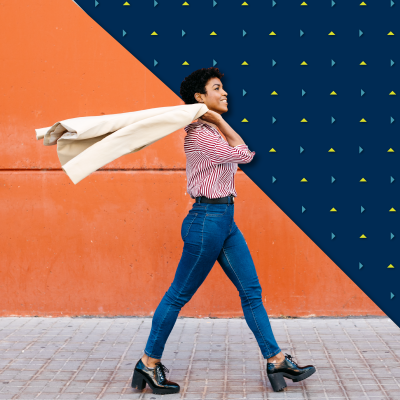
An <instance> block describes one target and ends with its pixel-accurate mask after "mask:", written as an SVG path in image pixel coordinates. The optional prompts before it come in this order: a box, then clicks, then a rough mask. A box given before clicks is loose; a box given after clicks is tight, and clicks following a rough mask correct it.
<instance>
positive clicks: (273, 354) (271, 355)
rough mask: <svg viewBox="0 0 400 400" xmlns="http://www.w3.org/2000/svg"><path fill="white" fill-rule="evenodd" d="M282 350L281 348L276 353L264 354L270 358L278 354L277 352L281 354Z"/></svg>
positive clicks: (265, 357)
mask: <svg viewBox="0 0 400 400" xmlns="http://www.w3.org/2000/svg"><path fill="white" fill-rule="evenodd" d="M281 351H282V350H281V349H279V350H277V351H276V352H275V353H272V354H270V355H269V356H264V359H265V360H267V359H268V358H272V357H274V356H276V355H277V354H279V353H280V352H281Z"/></svg>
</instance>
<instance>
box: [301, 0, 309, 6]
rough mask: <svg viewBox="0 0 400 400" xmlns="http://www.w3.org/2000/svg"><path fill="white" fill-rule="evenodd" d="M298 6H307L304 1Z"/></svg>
mask: <svg viewBox="0 0 400 400" xmlns="http://www.w3.org/2000/svg"><path fill="white" fill-rule="evenodd" d="M300 5H301V6H307V5H308V4H307V3H306V2H305V1H303V2H302V3H301V4H300Z"/></svg>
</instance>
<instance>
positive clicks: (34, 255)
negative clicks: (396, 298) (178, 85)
mask: <svg viewBox="0 0 400 400" xmlns="http://www.w3.org/2000/svg"><path fill="white" fill-rule="evenodd" d="M0 6H1V12H0V22H1V23H0V29H1V30H2V37H5V38H7V40H2V41H1V42H0V54H2V56H1V57H2V62H1V63H0V76H1V77H2V78H1V80H0V93H1V96H0V103H1V110H2V112H1V113H0V139H1V141H2V150H1V157H0V298H1V305H0V315H3V316H5V315H25V316H26V315H40V316H61V315H68V316H72V315H99V316H101V315H105V316H106V315H140V316H144V315H152V314H153V313H154V311H155V308H156V307H157V305H158V302H159V301H160V299H161V298H162V296H163V295H164V293H165V292H166V290H167V289H168V287H169V285H170V283H171V281H172V279H173V276H174V272H175V268H176V266H177V264H178V262H179V258H180V255H181V251H182V247H183V242H182V240H181V237H180V227H181V223H182V220H183V218H184V217H185V215H186V213H187V211H188V210H189V209H190V206H191V203H192V202H193V200H191V199H190V197H189V195H188V194H186V180H185V154H184V152H183V139H184V136H185V132H184V130H183V129H182V130H179V131H177V132H175V133H173V134H171V135H169V136H168V137H166V138H164V139H162V140H160V141H159V142H157V143H155V144H153V145H152V146H150V147H149V148H147V149H144V150H142V151H140V152H139V153H137V154H131V155H127V156H124V157H122V158H120V159H118V160H116V161H114V162H112V163H110V164H108V165H107V166H105V167H104V168H102V169H101V170H100V171H98V172H95V173H94V174H92V175H91V176H89V177H88V178H85V179H84V180H83V181H82V182H80V183H78V184H77V185H74V184H73V183H72V182H71V181H70V180H69V178H68V177H67V176H66V174H65V173H64V172H63V171H62V170H61V168H60V164H59V161H58V158H57V154H56V147H55V146H53V147H44V146H43V144H42V141H36V139H35V131H34V129H35V128H42V127H47V126H51V125H52V124H54V123H55V122H56V121H59V120H63V119H66V118H74V117H79V116H88V115H101V114H114V113H122V112H129V111H136V110H141V109H146V108H155V107H164V106H174V105H179V104H183V102H182V101H181V99H180V98H179V97H177V96H176V95H175V94H174V93H173V92H172V91H171V90H170V89H169V88H168V87H166V86H165V85H164V84H163V83H162V82H161V81H160V80H159V79H158V78H156V77H155V76H154V75H153V74H152V73H151V72H150V71H148V70H147V69H146V68H144V67H143V65H142V64H141V63H140V62H138V61H137V60H136V59H135V58H134V57H133V56H132V55H131V54H130V53H128V52H127V51H126V50H125V49H123V48H122V47H121V46H120V45H119V44H118V43H117V42H115V40H114V39H112V38H111V37H110V36H109V35H108V34H107V33H106V32H105V31H104V30H103V29H102V28H100V27H99V26H98V25H97V24H96V23H95V22H94V21H93V20H92V19H91V18H90V17H88V16H87V15H86V14H85V13H84V12H83V11H82V10H81V9H80V8H79V7H77V6H76V4H74V3H73V2H72V1H70V0H59V1H57V2H52V1H50V0H38V1H36V2H35V4H32V3H24V4H21V3H15V2H4V1H2V2H0ZM17 20H18V21H19V23H18V24H15V21H17ZM190 72H191V70H190V71H189V70H188V73H190ZM182 79H183V77H182ZM239 134H240V132H239ZM251 150H255V151H256V152H257V149H251ZM236 187H237V192H238V197H237V202H236V203H235V213H236V216H235V220H236V222H237V224H238V226H239V228H240V229H241V231H242V232H243V234H244V236H245V238H246V241H247V243H248V245H249V248H250V251H251V254H252V256H253V259H254V262H255V265H256V268H257V272H258V276H259V278H260V282H261V286H262V288H263V300H264V303H265V306H266V309H267V311H268V314H269V315H270V316H280V315H286V316H308V315H317V316H322V315H342V316H343V315H366V314H372V315H384V313H383V312H382V311H381V310H380V309H379V308H378V307H377V306H376V305H375V304H374V303H373V302H372V301H371V300H370V299H369V298H368V297H367V296H366V295H365V294H364V293H363V292H362V291H361V290H360V289H359V288H358V286H357V285H355V284H354V283H353V282H352V281H351V280H350V279H349V278H348V277H347V276H346V275H345V274H344V273H343V272H342V271H341V270H340V268H338V267H337V266H336V265H335V264H334V263H333V262H332V261H331V260H330V259H329V258H328V257H327V256H326V255H325V254H324V253H323V252H322V251H321V250H320V249H319V248H318V246H316V245H315V243H314V242H313V241H311V240H310V239H309V238H308V237H307V235H305V234H304V233H303V232H302V231H301V230H300V229H299V228H298V227H297V226H296V225H295V224H294V223H293V221H291V219H290V218H288V217H287V216H286V215H285V214H284V213H283V212H282V211H281V210H280V208H279V207H277V206H276V204H275V203H273V202H272V201H271V200H270V199H269V198H268V197H267V196H266V195H265V194H264V193H263V192H262V191H261V190H260V189H259V188H258V187H257V185H255V184H254V183H253V182H252V181H251V180H250V179H249V178H248V177H247V176H246V175H245V174H244V173H243V172H242V171H239V172H238V173H237V175H236ZM181 315H182V316H194V317H204V316H210V317H235V316H240V315H243V313H242V310H241V305H240V299H239V295H238V292H237V290H236V289H235V287H234V286H233V284H232V283H231V282H230V281H229V279H228V278H227V277H226V276H225V275H224V273H223V272H222V270H221V268H220V266H219V265H218V263H216V265H215V266H214V268H213V270H212V271H211V273H210V275H209V276H208V277H207V279H206V281H205V283H204V284H203V285H202V287H201V288H200V289H199V290H198V292H197V293H196V294H195V295H194V297H193V298H192V300H191V301H190V302H189V303H188V304H187V305H186V306H185V307H184V308H183V309H182V312H181Z"/></svg>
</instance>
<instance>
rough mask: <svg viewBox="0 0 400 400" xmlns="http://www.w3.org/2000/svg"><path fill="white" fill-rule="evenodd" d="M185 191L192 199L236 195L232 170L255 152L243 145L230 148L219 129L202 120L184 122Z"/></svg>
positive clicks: (250, 158)
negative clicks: (189, 122) (186, 123)
mask: <svg viewBox="0 0 400 400" xmlns="http://www.w3.org/2000/svg"><path fill="white" fill-rule="evenodd" d="M183 129H185V131H186V133H187V135H186V136H185V142H184V150H185V154H186V177H187V192H188V193H189V195H190V197H191V198H192V199H194V198H195V197H198V196H206V197H208V198H209V199H214V198H217V197H225V196H229V195H233V196H234V197H236V196H237V193H236V190H235V179H234V178H235V173H236V171H237V167H238V164H247V163H249V162H250V161H251V160H252V159H253V157H254V155H255V154H256V153H255V152H254V151H253V152H250V150H249V148H248V147H247V145H246V144H239V145H237V146H235V147H231V146H230V145H229V143H228V142H227V141H226V140H224V139H223V138H222V136H221V134H220V133H219V132H218V130H217V129H216V128H215V127H214V126H212V125H209V124H206V123H204V122H202V121H197V122H192V123H191V124H189V125H186V126H185V127H184V128H183Z"/></svg>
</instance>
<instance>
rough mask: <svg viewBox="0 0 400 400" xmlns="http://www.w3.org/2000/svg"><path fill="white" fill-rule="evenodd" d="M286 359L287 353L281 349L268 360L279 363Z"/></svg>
mask: <svg viewBox="0 0 400 400" xmlns="http://www.w3.org/2000/svg"><path fill="white" fill-rule="evenodd" d="M284 359H285V355H284V354H283V352H282V351H281V352H280V353H278V354H276V355H274V356H273V357H271V358H268V359H267V362H269V363H279V362H282V361H283V360H284Z"/></svg>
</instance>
